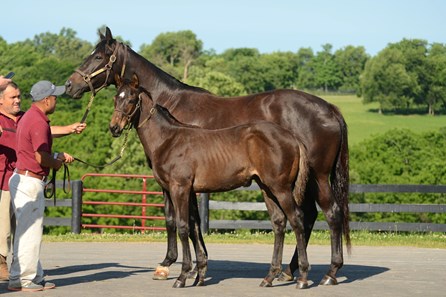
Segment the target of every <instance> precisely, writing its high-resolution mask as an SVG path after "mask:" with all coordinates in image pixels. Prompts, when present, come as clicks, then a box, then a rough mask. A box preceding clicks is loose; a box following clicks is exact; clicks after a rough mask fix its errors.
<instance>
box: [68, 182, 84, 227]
mask: <svg viewBox="0 0 446 297" xmlns="http://www.w3.org/2000/svg"><path fill="white" fill-rule="evenodd" d="M82 191H83V184H82V181H81V180H74V181H72V182H71V232H72V233H74V234H80V233H81V217H82Z"/></svg>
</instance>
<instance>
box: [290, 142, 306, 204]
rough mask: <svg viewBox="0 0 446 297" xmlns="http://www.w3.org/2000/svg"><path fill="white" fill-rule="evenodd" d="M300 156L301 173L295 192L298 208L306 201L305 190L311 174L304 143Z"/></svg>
mask: <svg viewBox="0 0 446 297" xmlns="http://www.w3.org/2000/svg"><path fill="white" fill-rule="evenodd" d="M299 155H300V157H299V172H298V175H297V178H296V181H295V183H294V190H293V196H294V201H296V204H297V205H298V206H300V205H301V204H302V202H303V201H304V195H305V189H306V188H307V182H308V176H309V174H310V164H309V162H308V154H307V148H306V147H305V145H304V144H302V143H300V144H299Z"/></svg>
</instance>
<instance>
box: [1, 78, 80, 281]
mask: <svg viewBox="0 0 446 297" xmlns="http://www.w3.org/2000/svg"><path fill="white" fill-rule="evenodd" d="M20 105H21V92H20V89H19V87H18V86H17V84H16V83H14V82H13V81H11V80H10V79H4V78H2V77H1V76H0V280H9V272H8V266H7V261H6V259H7V256H8V254H9V251H10V247H11V238H12V234H13V230H14V224H15V218H14V211H13V210H12V205H11V202H10V201H11V195H10V192H9V185H8V181H9V178H10V177H11V176H12V173H13V171H14V169H15V167H16V161H17V156H16V132H15V131H16V129H17V123H18V122H19V121H20V119H21V117H22V115H23V114H24V112H23V111H21V107H20ZM85 127H86V125H85V124H80V123H74V124H71V125H68V126H53V127H51V134H52V135H53V137H58V136H65V135H69V134H72V133H77V134H79V133H81V132H82V131H83V130H84V129H85Z"/></svg>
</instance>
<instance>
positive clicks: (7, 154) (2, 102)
mask: <svg viewBox="0 0 446 297" xmlns="http://www.w3.org/2000/svg"><path fill="white" fill-rule="evenodd" d="M20 96H21V94H20V90H19V88H18V86H17V85H16V84H15V83H14V82H12V81H9V82H7V83H6V84H4V89H0V132H1V136H0V280H8V279H9V273H8V266H7V264H6V257H7V256H8V253H9V249H10V246H11V233H12V232H11V230H13V228H11V226H12V225H13V224H14V219H13V213H14V212H13V211H12V209H11V195H10V193H9V186H8V181H9V178H10V177H11V175H12V173H13V171H14V169H15V162H16V160H17V157H16V153H15V148H16V139H15V138H16V137H15V136H16V134H15V132H12V131H15V130H16V129H17V122H18V121H19V120H20V118H21V117H22V115H23V114H24V112H23V111H21V110H20Z"/></svg>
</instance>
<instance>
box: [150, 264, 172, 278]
mask: <svg viewBox="0 0 446 297" xmlns="http://www.w3.org/2000/svg"><path fill="white" fill-rule="evenodd" d="M168 276H169V267H166V266H158V267H157V268H156V270H155V273H154V274H153V277H152V279H154V280H166V279H167V277H168Z"/></svg>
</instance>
